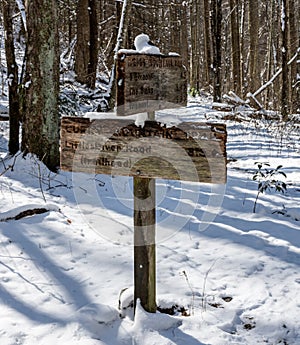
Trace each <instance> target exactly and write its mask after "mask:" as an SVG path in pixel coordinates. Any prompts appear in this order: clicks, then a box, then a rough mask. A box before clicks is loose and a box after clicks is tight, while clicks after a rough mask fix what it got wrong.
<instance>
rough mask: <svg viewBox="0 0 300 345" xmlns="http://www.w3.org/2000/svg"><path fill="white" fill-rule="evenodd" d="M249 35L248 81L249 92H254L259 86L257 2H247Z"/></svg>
mask: <svg viewBox="0 0 300 345" xmlns="http://www.w3.org/2000/svg"><path fill="white" fill-rule="evenodd" d="M248 6H249V34H250V60H249V79H250V85H249V88H250V91H252V90H256V89H257V88H258V86H259V84H260V82H259V72H258V64H257V62H258V60H257V59H258V36H259V20H258V19H259V7H258V0H251V1H249V5H248Z"/></svg>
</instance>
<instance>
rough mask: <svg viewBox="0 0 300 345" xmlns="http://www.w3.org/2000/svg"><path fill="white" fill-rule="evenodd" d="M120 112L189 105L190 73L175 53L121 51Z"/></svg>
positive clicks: (118, 97)
mask: <svg viewBox="0 0 300 345" xmlns="http://www.w3.org/2000/svg"><path fill="white" fill-rule="evenodd" d="M116 84H117V115H119V116H126V115H132V114H138V113H144V112H151V111H156V110H160V109H169V108H176V107H181V106H186V103H187V77H186V68H185V67H184V66H183V63H182V58H181V57H180V56H176V55H148V54H138V53H123V52H122V53H119V54H118V59H117V80H116Z"/></svg>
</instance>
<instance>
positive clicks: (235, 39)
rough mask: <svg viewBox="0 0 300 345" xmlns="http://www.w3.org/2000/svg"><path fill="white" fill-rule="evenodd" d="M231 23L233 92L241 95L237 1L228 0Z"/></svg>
mask: <svg viewBox="0 0 300 345" xmlns="http://www.w3.org/2000/svg"><path fill="white" fill-rule="evenodd" d="M230 13H231V17H230V24H231V57H232V74H233V86H234V92H235V93H236V94H237V95H238V96H240V97H241V96H242V73H241V49H240V32H239V21H238V16H239V11H238V1H237V0H230Z"/></svg>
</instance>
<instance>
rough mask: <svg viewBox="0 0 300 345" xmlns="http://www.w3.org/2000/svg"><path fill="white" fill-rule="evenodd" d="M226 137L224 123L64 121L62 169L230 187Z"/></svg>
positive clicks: (76, 119) (69, 119) (62, 127)
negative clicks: (226, 185)
mask: <svg viewBox="0 0 300 345" xmlns="http://www.w3.org/2000/svg"><path fill="white" fill-rule="evenodd" d="M226 135H227V134H226V127H225V125H223V124H206V123H194V122H191V123H188V122H186V123H182V124H180V125H178V126H176V127H175V126H173V127H166V126H165V125H162V124H160V123H159V122H155V121H146V122H145V125H144V127H139V126H136V125H135V124H134V122H133V120H127V119H125V120H119V119H109V120H107V119H104V120H91V121H90V120H89V119H87V118H84V119H82V118H63V119H62V122H61V169H62V170H67V171H78V172H86V173H95V174H111V175H123V176H139V177H148V178H162V179H174V180H185V181H194V182H207V183H225V182H226Z"/></svg>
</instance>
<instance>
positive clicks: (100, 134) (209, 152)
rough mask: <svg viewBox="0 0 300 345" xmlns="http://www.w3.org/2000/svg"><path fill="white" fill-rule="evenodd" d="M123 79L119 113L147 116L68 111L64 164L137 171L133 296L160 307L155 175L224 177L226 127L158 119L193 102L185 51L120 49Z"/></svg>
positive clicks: (119, 82)
mask: <svg viewBox="0 0 300 345" xmlns="http://www.w3.org/2000/svg"><path fill="white" fill-rule="evenodd" d="M117 85H118V86H117V115H123V116H126V115H130V114H134V113H140V112H147V113H148V120H147V121H145V124H144V125H143V126H138V125H136V124H135V122H134V120H131V119H119V118H118V119H117V118H114V119H101V120H90V119H88V118H78V117H64V118H62V121H61V169H62V170H67V171H74V172H86V173H94V174H110V175H123V176H133V192H134V212H133V213H134V215H133V218H134V301H135V303H136V300H137V299H138V298H139V299H140V300H141V304H142V306H143V307H144V309H145V310H146V311H148V312H156V263H155V250H156V248H155V223H156V219H155V179H156V178H161V179H173V180H185V181H194V182H206V183H218V184H221V183H225V182H226V135H227V134H226V127H225V125H223V124H213V123H209V124H206V123H195V122H186V123H181V124H180V125H178V126H172V127H167V126H166V125H163V124H161V123H159V122H156V121H155V113H154V112H155V110H158V109H165V108H175V107H178V106H183V105H186V97H187V85H186V75H185V68H184V67H183V66H182V60H181V58H180V57H179V56H163V55H155V56H154V55H143V54H129V55H127V54H124V53H122V54H119V59H118V63H117Z"/></svg>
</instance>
